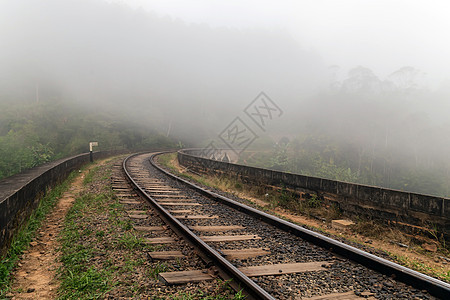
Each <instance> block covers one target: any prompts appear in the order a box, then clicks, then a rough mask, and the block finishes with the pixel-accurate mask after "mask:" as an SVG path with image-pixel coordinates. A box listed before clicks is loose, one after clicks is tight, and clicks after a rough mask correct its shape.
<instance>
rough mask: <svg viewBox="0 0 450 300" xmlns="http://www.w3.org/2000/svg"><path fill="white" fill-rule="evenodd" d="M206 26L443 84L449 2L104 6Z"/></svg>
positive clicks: (129, 0)
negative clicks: (406, 69)
mask: <svg viewBox="0 0 450 300" xmlns="http://www.w3.org/2000/svg"><path fill="white" fill-rule="evenodd" d="M109 1H110V2H122V3H126V4H127V5H131V6H133V7H135V8H139V7H140V8H142V9H144V10H147V11H153V12H156V13H157V14H159V15H168V16H170V17H172V18H179V19H181V20H184V21H186V22H195V23H207V24H209V25H210V26H214V27H218V26H227V27H237V28H242V27H247V28H248V27H253V28H260V27H264V28H273V29H274V30H284V31H287V32H289V33H291V34H292V36H293V37H294V38H295V39H296V40H297V41H298V43H299V44H300V46H301V47H303V48H304V49H313V50H315V51H317V52H318V53H320V54H321V56H322V58H323V60H324V61H325V62H326V63H327V64H330V65H334V64H335V65H338V66H340V67H341V68H342V69H343V70H344V71H345V72H346V71H347V70H348V69H349V68H353V67H355V66H358V65H363V66H366V67H369V68H371V69H372V70H374V72H375V73H376V75H378V76H380V77H382V78H384V77H385V76H387V75H389V74H390V73H391V72H393V71H395V70H397V69H399V68H401V67H403V66H407V65H410V66H413V67H416V68H418V69H420V70H422V71H424V72H425V73H427V77H428V84H429V85H430V86H438V85H439V84H440V82H441V81H443V80H449V79H450V60H449V59H448V58H447V56H448V55H449V54H450V39H449V38H448V37H449V35H450V18H449V15H450V2H448V1H438V0H432V1H422V0H376V1H375V0H374V1H371V0H308V1H294V0H292V1H291V0H277V1H270V0H226V1H219V0H191V1H187V0H164V1H162V0H126V1H119V0H109Z"/></svg>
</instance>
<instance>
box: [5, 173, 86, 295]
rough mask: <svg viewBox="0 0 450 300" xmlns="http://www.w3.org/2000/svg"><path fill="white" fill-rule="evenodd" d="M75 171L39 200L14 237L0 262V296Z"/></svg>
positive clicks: (7, 286)
mask: <svg viewBox="0 0 450 300" xmlns="http://www.w3.org/2000/svg"><path fill="white" fill-rule="evenodd" d="M76 175H77V173H75V172H72V173H71V174H70V175H69V177H68V178H67V179H66V180H65V181H64V182H63V183H61V184H59V185H57V186H55V187H54V188H53V189H52V190H51V191H50V192H49V193H47V195H46V196H44V197H43V198H42V199H41V201H40V202H39V206H38V207H37V209H36V210H35V211H34V212H33V213H32V214H31V216H30V218H29V220H28V222H27V223H26V224H24V225H23V226H22V228H21V229H20V230H19V232H18V233H17V234H16V236H15V237H14V239H13V241H12V243H11V246H10V248H9V250H8V252H7V253H6V255H5V256H4V257H3V258H2V259H1V262H0V297H3V296H4V295H5V294H6V293H8V291H9V289H10V284H11V271H12V270H13V269H14V267H15V266H16V264H17V261H18V260H19V258H20V256H21V255H22V254H23V252H24V251H25V250H26V249H27V248H28V247H29V244H30V242H31V241H32V240H33V238H34V237H35V236H36V231H37V229H39V228H40V227H41V224H42V221H43V220H44V219H45V217H46V216H47V214H48V213H49V212H50V211H51V210H52V208H53V207H54V206H55V205H56V203H57V201H58V199H59V198H60V197H61V195H62V194H63V193H64V192H65V191H66V190H67V189H68V187H69V184H70V183H71V182H72V181H73V179H74V178H75V176H76Z"/></svg>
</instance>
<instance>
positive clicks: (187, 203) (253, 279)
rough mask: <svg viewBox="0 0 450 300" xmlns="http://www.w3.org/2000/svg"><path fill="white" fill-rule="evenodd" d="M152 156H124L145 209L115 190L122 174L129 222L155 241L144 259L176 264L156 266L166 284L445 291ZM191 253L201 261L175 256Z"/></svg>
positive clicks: (270, 294) (303, 291)
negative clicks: (216, 281)
mask: <svg viewBox="0 0 450 300" xmlns="http://www.w3.org/2000/svg"><path fill="white" fill-rule="evenodd" d="M154 157H155V154H150V153H146V154H135V155H131V156H129V157H128V158H126V159H125V160H124V162H123V169H124V172H125V174H126V177H127V181H128V182H129V183H130V184H131V185H132V190H133V192H132V193H136V194H138V195H139V196H140V197H141V198H144V199H146V200H147V201H148V202H149V203H150V206H151V207H152V210H151V211H150V212H146V211H142V210H136V209H133V208H134V205H135V204H136V202H135V201H134V200H133V198H130V199H128V200H127V197H130V196H129V195H130V192H131V191H132V190H131V189H130V188H124V189H123V190H122V192H121V189H122V188H121V187H123V186H124V184H126V182H125V181H123V182H116V185H115V186H113V187H115V188H116V190H117V191H118V192H119V197H121V198H123V199H122V202H123V203H124V204H126V205H128V209H129V210H128V213H129V215H130V217H131V218H133V219H134V220H135V224H136V226H135V229H136V230H141V231H144V232H145V234H146V236H147V242H148V243H151V244H155V245H159V248H158V251H155V252H151V253H149V259H151V260H170V259H172V260H173V259H175V260H177V262H178V263H177V264H175V266H176V267H174V269H176V270H171V271H170V272H161V273H160V274H159V277H160V279H161V280H162V281H164V282H165V283H166V284H186V283H189V282H198V281H203V280H210V279H213V278H215V277H217V276H219V277H220V278H222V279H223V280H228V282H229V283H230V285H231V286H232V287H233V288H234V289H235V290H237V291H239V290H242V291H243V293H244V294H245V295H247V297H248V299H303V298H311V299H360V298H371V299H414V298H417V299H433V298H435V297H437V298H442V299H450V285H449V284H447V283H444V282H442V281H439V280H437V279H434V278H431V277H429V276H426V275H423V274H421V273H418V272H415V271H413V270H410V269H407V268H405V267H402V266H400V265H397V264H395V263H392V262H389V261H387V260H384V259H382V258H379V257H376V256H374V255H372V254H369V253H366V252H364V251H361V250H359V249H356V248H354V247H351V246H348V245H345V244H343V243H341V242H338V241H335V240H333V239H330V238H328V237H325V236H322V235H320V234H318V233H315V232H312V231H310V230H307V229H305V228H303V227H300V226H298V225H295V224H292V223H289V222H287V221H284V220H281V219H279V218H277V217H274V216H272V215H269V214H266V213H264V212H261V211H258V210H256V209H254V208H251V207H248V206H245V205H243V204H241V203H239V202H236V201H234V200H231V199H228V198H226V197H224V196H221V195H218V194H215V193H213V192H210V191H207V190H204V189H201V188H200V187H198V186H195V185H193V184H192V183H189V182H188V181H186V180H184V179H181V178H178V177H176V176H174V175H172V174H170V173H169V172H167V171H165V170H164V169H162V168H161V167H159V166H158V165H157V164H156V163H155V162H154ZM127 184H128V183H127ZM120 193H122V194H120ZM146 213H149V214H150V218H148V215H146ZM166 226H168V227H170V230H168V228H167V227H166ZM194 253H195V254H196V255H197V256H195V255H194ZM187 256H189V258H188V257H187ZM193 256H195V257H198V258H197V259H199V260H201V262H195V263H190V264H184V265H183V264H182V263H180V262H182V261H188V260H189V259H192V257H193ZM194 259H195V258H194Z"/></svg>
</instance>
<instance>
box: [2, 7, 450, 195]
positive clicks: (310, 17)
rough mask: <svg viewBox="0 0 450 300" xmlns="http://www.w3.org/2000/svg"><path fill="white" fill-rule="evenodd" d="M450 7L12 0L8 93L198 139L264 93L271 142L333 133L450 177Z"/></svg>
mask: <svg viewBox="0 0 450 300" xmlns="http://www.w3.org/2000/svg"><path fill="white" fill-rule="evenodd" d="M139 7H141V8H139ZM448 15H450V14H449V10H448V5H447V3H446V2H445V1H384V0H383V1H381V0H379V1H369V0H367V1H357V0H354V1H350V0H347V1H324V0H317V1H267V0H263V1H235V0H232V1H206V0H205V1H181V0H180V1H124V2H122V3H117V1H108V2H107V1H103V0H0V101H5V102H6V101H10V102H11V101H17V102H20V101H22V102H32V101H34V98H35V91H36V86H37V85H38V86H39V90H40V94H41V99H46V98H48V99H56V100H58V101H73V102H75V103H77V104H79V105H80V106H83V107H89V110H91V111H101V110H107V111H110V112H114V113H115V114H116V115H118V116H120V117H121V118H129V119H132V120H134V121H136V122H140V123H142V125H143V126H148V127H149V128H150V127H152V128H153V127H156V128H157V129H158V130H160V131H161V132H164V133H166V132H168V129H169V127H170V130H171V131H170V136H171V137H175V138H176V139H179V140H182V141H183V142H186V143H190V144H191V145H199V144H202V143H205V141H207V140H208V139H210V138H215V137H216V136H217V134H218V133H219V132H220V131H221V130H222V129H223V128H224V127H225V126H226V125H227V124H228V123H229V122H230V121H231V120H232V119H234V118H235V117H236V116H240V115H242V110H243V109H244V108H245V107H246V106H247V104H248V103H249V102H250V101H252V100H253V99H254V97H255V96H256V95H258V94H259V93H260V92H261V91H264V92H266V93H267V94H268V95H269V96H270V97H271V98H272V99H273V100H274V101H275V102H276V103H277V104H278V105H279V106H280V107H281V108H282V109H283V111H284V112H285V113H284V114H283V117H282V118H280V119H279V120H277V121H276V122H273V124H271V126H272V127H271V129H270V130H268V132H267V133H268V136H269V137H270V138H271V139H272V141H277V140H278V139H279V138H280V137H282V136H287V137H289V138H291V139H296V138H297V139H300V138H299V137H301V136H303V137H304V136H308V135H309V136H315V137H317V138H320V137H321V136H327V137H332V139H334V142H336V143H340V144H344V145H349V147H350V146H352V147H353V148H352V149H353V150H354V151H356V152H357V153H356V154H355V156H358V155H359V156H360V161H361V160H362V158H367V159H373V157H375V154H376V155H378V156H377V157H378V159H379V160H380V161H381V160H383V159H385V158H386V157H388V156H389V157H388V158H389V160H388V159H387V158H386V159H385V161H384V164H385V165H386V164H394V162H401V164H403V165H402V166H400V167H403V166H404V165H407V164H413V165H415V166H416V167H419V166H420V167H423V168H426V169H427V170H429V171H430V173H431V172H432V168H434V167H439V168H440V172H441V173H440V174H447V177H448V176H449V175H448V174H450V172H449V171H448V170H450V165H449V164H450V154H449V153H450V151H449V149H450V121H449V118H448V116H449V113H450V104H449V103H450V101H449V99H450V62H449V59H448V57H447V56H448V54H449V53H450V46H449V39H448V37H447V34H448V31H449V29H450V18H448ZM266 138H267V137H266ZM355 149H357V150H355ZM353 150H352V151H353ZM343 151H345V150H343ZM384 153H387V154H386V155H385V154H384ZM370 155H371V156H370ZM369 156H370V157H369ZM400 167H399V168H400ZM446 170H447V171H446ZM449 180H450V179H449ZM449 182H450V181H449ZM448 186H450V184H449V183H447V187H448ZM447 190H449V188H447ZM447 194H448V192H447Z"/></svg>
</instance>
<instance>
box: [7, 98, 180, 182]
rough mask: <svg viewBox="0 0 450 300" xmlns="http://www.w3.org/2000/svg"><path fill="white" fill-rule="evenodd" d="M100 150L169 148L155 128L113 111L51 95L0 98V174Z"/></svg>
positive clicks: (168, 142)
mask: <svg viewBox="0 0 450 300" xmlns="http://www.w3.org/2000/svg"><path fill="white" fill-rule="evenodd" d="M90 141H98V142H99V147H98V148H96V149H95V150H120V149H145V148H169V147H173V146H174V145H175V144H174V143H173V142H172V141H171V140H169V139H168V138H166V137H165V136H162V135H161V134H158V133H157V132H156V131H154V130H152V129H150V128H146V126H142V125H137V124H135V123H133V122H132V121H127V120H124V119H123V118H119V117H117V116H115V115H114V114H113V113H107V112H104V111H103V112H101V111H96V110H94V111H93V112H92V111H85V110H84V109H81V108H79V107H77V105H75V104H67V103H64V102H62V101H55V100H52V101H50V100H47V101H40V102H33V103H30V102H28V103H26V102H21V103H13V102H9V103H8V102H0V178H3V177H7V176H10V175H13V174H15V173H18V172H21V171H22V170H24V169H27V168H31V167H34V166H37V165H40V164H42V163H45V162H48V161H51V160H54V159H58V158H62V157H66V156H69V155H75V154H79V153H85V152H88V151H89V147H88V144H89V142H90Z"/></svg>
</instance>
